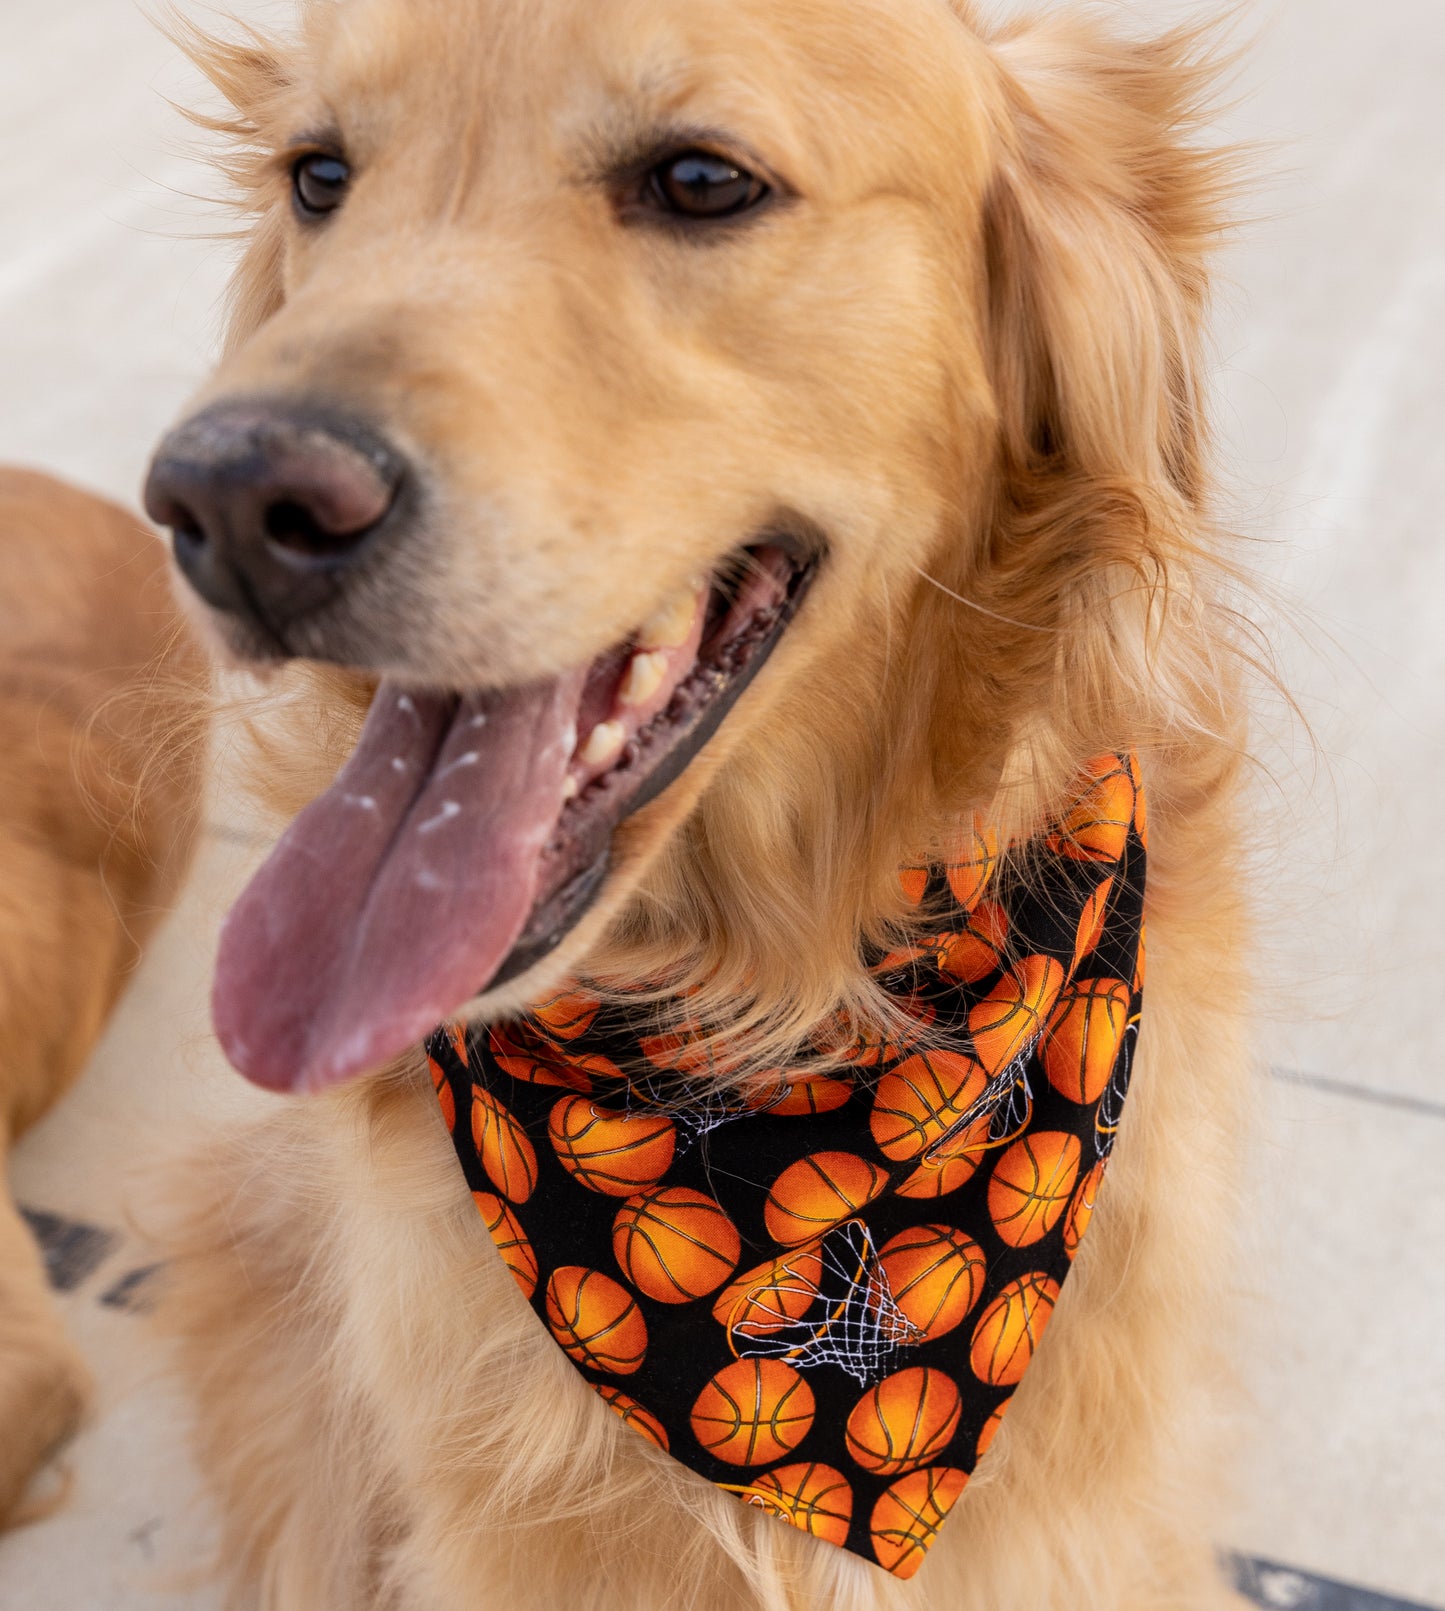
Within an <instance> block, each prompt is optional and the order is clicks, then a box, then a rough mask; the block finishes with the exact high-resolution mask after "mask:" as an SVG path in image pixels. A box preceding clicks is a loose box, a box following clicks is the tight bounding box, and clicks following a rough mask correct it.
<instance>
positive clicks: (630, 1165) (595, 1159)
mask: <svg viewBox="0 0 1445 1611" xmlns="http://www.w3.org/2000/svg"><path fill="white" fill-rule="evenodd" d="M547 1133H548V1135H549V1136H550V1137H551V1138H552V1147H553V1150H554V1151H555V1152H556V1154H557V1156H558V1158H560V1159H561V1161H562V1166H563V1168H565V1169H566V1170H567V1171H568V1173H569V1174H571V1175H573V1176H575V1177H576V1179H578V1180H579V1181H581V1183H582V1184H583V1185H584V1186H586V1187H587V1188H588V1190H589V1191H596V1192H601V1193H603V1194H604V1195H605V1196H608V1197H631V1196H632V1194H633V1193H634V1192H635V1191H639V1190H641V1189H642V1188H643V1187H644V1186H655V1185H656V1184H657V1183H658V1181H659V1180H661V1179H662V1177H663V1176H664V1175H665V1174H666V1173H667V1171H668V1170H669V1169H670V1168H671V1167H672V1154H673V1151H674V1149H675V1147H676V1143H677V1138H676V1132H675V1130H674V1129H673V1123H672V1120H671V1119H669V1118H667V1117H665V1116H664V1115H663V1114H660V1113H645V1114H644V1113H619V1112H617V1111H616V1110H615V1109H613V1108H604V1107H598V1106H597V1104H596V1103H595V1102H589V1101H588V1100H587V1098H586V1097H585V1096H564V1097H563V1098H562V1100H561V1101H560V1102H559V1103H557V1105H556V1106H555V1107H554V1108H553V1109H552V1114H551V1117H550V1118H549V1119H548V1121H547Z"/></svg>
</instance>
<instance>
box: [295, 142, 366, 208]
mask: <svg viewBox="0 0 1445 1611" xmlns="http://www.w3.org/2000/svg"><path fill="white" fill-rule="evenodd" d="M291 182H292V186H293V189H294V191H295V195H296V205H297V207H298V208H299V209H300V210H301V212H302V213H303V214H305V216H307V217H308V218H319V217H321V216H322V215H324V214H326V213H334V212H335V211H336V209H337V208H338V207H339V206H340V205H341V203H342V202H343V201H344V200H345V198H346V187H347V186H348V185H349V184H350V183H351V168H350V166H349V164H347V163H345V162H343V161H342V160H341V158H340V157H329V156H326V155H325V154H324V153H321V152H313V153H312V154H311V155H310V156H309V157H302V158H301V159H300V161H299V162H297V164H296V166H295V167H294V168H293V169H292V170H291Z"/></svg>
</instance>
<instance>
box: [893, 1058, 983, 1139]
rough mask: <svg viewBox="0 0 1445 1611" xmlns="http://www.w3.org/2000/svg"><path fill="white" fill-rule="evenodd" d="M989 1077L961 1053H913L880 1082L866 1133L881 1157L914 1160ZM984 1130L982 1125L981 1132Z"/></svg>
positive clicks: (975, 1097) (942, 1133)
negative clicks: (871, 1136) (871, 1135)
mask: <svg viewBox="0 0 1445 1611" xmlns="http://www.w3.org/2000/svg"><path fill="white" fill-rule="evenodd" d="M987 1084H988V1075H987V1074H986V1073H985V1072H984V1070H983V1069H982V1068H981V1067H980V1066H979V1064H978V1063H976V1062H975V1061H974V1060H973V1058H971V1057H965V1056H964V1055H963V1053H962V1052H917V1053H915V1054H914V1056H912V1057H909V1058H906V1059H905V1060H904V1061H903V1062H901V1063H900V1064H899V1065H898V1067H897V1068H894V1069H890V1070H889V1071H888V1073H886V1074H885V1075H884V1076H883V1077H882V1079H880V1080H879V1081H878V1088H877V1090H876V1091H875V1092H874V1096H873V1115H872V1117H871V1118H870V1120H869V1121H868V1127H869V1129H870V1130H871V1131H872V1132H873V1139H874V1140H875V1141H876V1142H877V1143H878V1148H879V1151H880V1152H882V1153H883V1154H884V1156H885V1157H888V1158H895V1159H898V1160H900V1161H903V1160H906V1159H909V1158H916V1157H918V1156H919V1154H920V1153H922V1152H923V1151H924V1150H925V1149H926V1148H928V1147H930V1146H932V1145H934V1143H936V1142H938V1141H939V1140H941V1139H942V1138H943V1136H945V1135H946V1134H947V1133H948V1131H949V1129H950V1128H951V1127H952V1126H953V1125H955V1124H957V1123H958V1121H959V1120H960V1119H961V1118H962V1117H963V1115H964V1114H965V1113H967V1112H968V1110H969V1108H970V1107H972V1106H973V1104H974V1103H975V1102H977V1101H978V1099H979V1097H980V1096H982V1095H983V1091H984V1087H985V1086H986V1085H987ZM986 1128H987V1126H986V1125H985V1129H986Z"/></svg>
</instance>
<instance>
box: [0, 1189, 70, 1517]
mask: <svg viewBox="0 0 1445 1611" xmlns="http://www.w3.org/2000/svg"><path fill="white" fill-rule="evenodd" d="M90 1394H91V1383H90V1372H89V1371H88V1370H87V1369H86V1367H85V1362H84V1360H83V1359H82V1358H81V1356H80V1352H79V1350H78V1349H77V1348H76V1347H75V1346H74V1344H73V1343H71V1341H70V1340H69V1338H68V1337H67V1336H66V1335H65V1328H64V1326H63V1325H62V1324H61V1319H60V1313H59V1311H58V1310H57V1308H56V1306H55V1302H54V1300H53V1299H52V1297H51V1295H50V1291H49V1288H48V1286H47V1283H46V1279H45V1266H44V1264H43V1262H42V1260H41V1257H40V1249H39V1248H38V1247H37V1246H36V1245H35V1242H34V1239H33V1238H32V1237H31V1235H30V1231H29V1229H28V1227H27V1226H26V1224H25V1222H24V1220H22V1219H21V1217H20V1214H19V1211H18V1210H17V1208H16V1207H15V1204H14V1202H13V1201H12V1200H11V1197H10V1194H9V1193H8V1192H7V1191H5V1190H3V1188H0V1526H3V1525H4V1524H5V1523H6V1522H7V1521H14V1520H19V1519H22V1515H21V1512H20V1501H21V1498H22V1496H23V1494H24V1492H25V1488H26V1485H27V1483H28V1482H29V1480H30V1478H31V1476H32V1475H33V1474H34V1472H35V1470H36V1468H37V1467H38V1466H39V1465H40V1464H41V1462H42V1461H43V1460H44V1459H45V1458H46V1456H47V1455H49V1454H50V1453H51V1452H52V1451H53V1450H54V1449H56V1448H58V1447H59V1446H60V1444H62V1443H63V1442H64V1441H65V1440H66V1439H67V1438H68V1437H70V1436H71V1434H72V1433H73V1432H74V1431H75V1429H76V1428H77V1426H79V1424H80V1420H81V1417H82V1416H83V1415H84V1413H85V1410H86V1407H87V1406H88V1404H89V1402H90Z"/></svg>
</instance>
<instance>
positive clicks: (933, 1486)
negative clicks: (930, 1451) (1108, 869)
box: [869, 1466, 968, 1578]
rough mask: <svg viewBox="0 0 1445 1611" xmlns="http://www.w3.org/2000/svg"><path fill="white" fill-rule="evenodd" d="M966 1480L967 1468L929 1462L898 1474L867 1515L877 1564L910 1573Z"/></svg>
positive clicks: (905, 1575)
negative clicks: (921, 1468) (907, 1473)
mask: <svg viewBox="0 0 1445 1611" xmlns="http://www.w3.org/2000/svg"><path fill="white" fill-rule="evenodd" d="M967 1484H968V1473H967V1472H966V1471H959V1470H958V1469H957V1468H956V1467H954V1466H932V1467H930V1468H929V1469H928V1470H927V1471H915V1472H914V1473H913V1474H912V1475H911V1476H908V1477H903V1478H900V1480H899V1481H897V1482H895V1483H894V1484H893V1485H892V1487H890V1488H888V1489H887V1490H886V1491H885V1492H884V1493H883V1494H882V1495H880V1496H879V1499H878V1503H877V1504H876V1505H874V1507H873V1514H872V1516H871V1517H870V1518H869V1528H870V1531H871V1532H872V1535H873V1554H874V1555H875V1556H876V1557H877V1560H878V1564H879V1565H880V1566H881V1567H883V1568H884V1569H885V1570H887V1571H889V1572H892V1574H893V1575H894V1577H897V1578H910V1577H912V1576H913V1574H914V1573H915V1572H916V1571H917V1570H918V1568H919V1567H920V1566H922V1565H923V1559H924V1557H925V1556H926V1555H927V1554H928V1550H929V1546H930V1545H931V1544H932V1543H933V1541H934V1539H935V1538H937V1536H938V1529H939V1528H940V1527H942V1525H943V1519H944V1517H945V1516H947V1515H948V1513H949V1511H950V1510H952V1509H953V1507H954V1506H955V1505H956V1504H957V1503H958V1499H959V1495H960V1494H962V1492H963V1490H964V1488H965V1487H966V1486H967Z"/></svg>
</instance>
